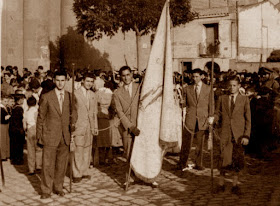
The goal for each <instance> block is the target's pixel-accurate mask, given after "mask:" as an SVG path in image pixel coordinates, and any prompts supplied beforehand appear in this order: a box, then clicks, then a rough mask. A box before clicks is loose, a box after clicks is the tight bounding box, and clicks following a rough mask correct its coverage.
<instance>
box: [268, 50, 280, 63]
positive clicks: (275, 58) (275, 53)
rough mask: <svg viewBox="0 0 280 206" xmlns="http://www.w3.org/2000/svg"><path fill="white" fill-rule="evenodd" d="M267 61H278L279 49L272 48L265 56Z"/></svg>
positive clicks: (279, 60)
mask: <svg viewBox="0 0 280 206" xmlns="http://www.w3.org/2000/svg"><path fill="white" fill-rule="evenodd" d="M267 62H280V50H273V51H272V52H271V54H270V56H269V57H268V58H267Z"/></svg>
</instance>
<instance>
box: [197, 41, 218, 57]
mask: <svg viewBox="0 0 280 206" xmlns="http://www.w3.org/2000/svg"><path fill="white" fill-rule="evenodd" d="M198 49H199V56H200V57H204V58H206V57H212V54H214V57H218V56H219V55H220V47H219V43H218V42H217V43H216V45H213V44H209V45H208V46H207V45H206V43H199V44H198Z"/></svg>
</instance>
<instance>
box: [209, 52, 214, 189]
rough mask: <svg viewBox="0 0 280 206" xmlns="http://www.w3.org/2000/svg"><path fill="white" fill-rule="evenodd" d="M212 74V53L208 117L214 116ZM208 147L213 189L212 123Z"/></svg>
mask: <svg viewBox="0 0 280 206" xmlns="http://www.w3.org/2000/svg"><path fill="white" fill-rule="evenodd" d="M213 76H214V54H212V66H211V84H210V117H213V116H214V105H213V99H214V91H213V84H214V81H213ZM209 143H210V145H209V147H210V151H211V152H210V153H211V190H212V191H213V184H214V178H213V162H214V159H213V156H214V155H213V124H212V125H210V127H209Z"/></svg>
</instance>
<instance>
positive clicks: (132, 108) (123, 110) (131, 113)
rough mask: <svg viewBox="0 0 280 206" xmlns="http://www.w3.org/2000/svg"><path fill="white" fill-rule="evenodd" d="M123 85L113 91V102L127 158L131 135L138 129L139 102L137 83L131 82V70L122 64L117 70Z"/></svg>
mask: <svg viewBox="0 0 280 206" xmlns="http://www.w3.org/2000/svg"><path fill="white" fill-rule="evenodd" d="M119 74H120V76H121V80H122V82H123V86H121V87H119V88H118V89H117V90H116V91H115V93H114V102H115V105H116V110H117V114H118V116H119V118H120V120H121V125H120V127H121V130H122V131H123V132H122V138H123V147H124V152H125V156H126V158H127V160H129V158H130V150H131V143H132V137H134V136H138V135H139V134H140V130H139V129H138V128H137V113H138V102H139V88H138V87H139V85H138V84H137V83H135V82H133V81H132V80H133V74H132V70H131V69H130V67H128V66H123V67H121V68H120V70H119Z"/></svg>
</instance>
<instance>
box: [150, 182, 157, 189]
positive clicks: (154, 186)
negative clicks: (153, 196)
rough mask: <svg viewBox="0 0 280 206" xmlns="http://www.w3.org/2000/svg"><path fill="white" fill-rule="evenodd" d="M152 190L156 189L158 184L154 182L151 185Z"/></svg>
mask: <svg viewBox="0 0 280 206" xmlns="http://www.w3.org/2000/svg"><path fill="white" fill-rule="evenodd" d="M151 186H152V188H158V186H159V185H158V183H157V182H156V181H154V182H153V183H152V184H151Z"/></svg>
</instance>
